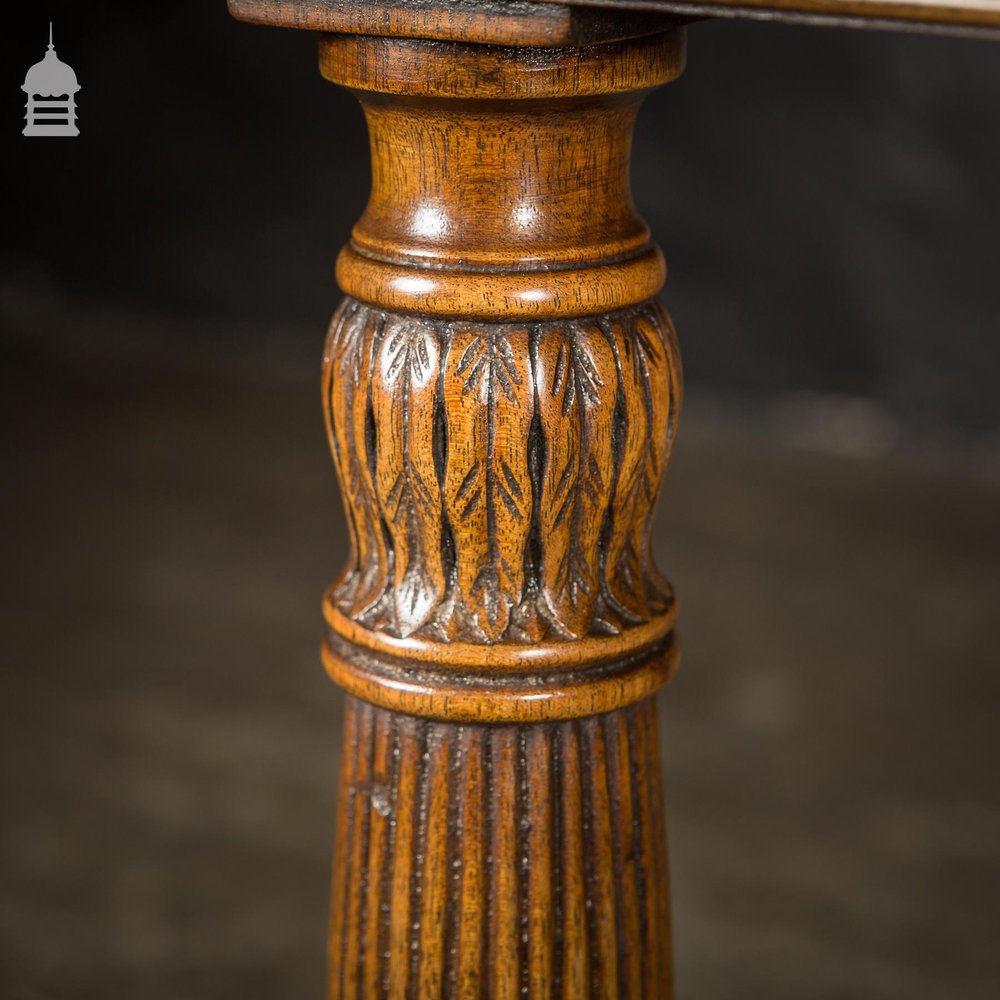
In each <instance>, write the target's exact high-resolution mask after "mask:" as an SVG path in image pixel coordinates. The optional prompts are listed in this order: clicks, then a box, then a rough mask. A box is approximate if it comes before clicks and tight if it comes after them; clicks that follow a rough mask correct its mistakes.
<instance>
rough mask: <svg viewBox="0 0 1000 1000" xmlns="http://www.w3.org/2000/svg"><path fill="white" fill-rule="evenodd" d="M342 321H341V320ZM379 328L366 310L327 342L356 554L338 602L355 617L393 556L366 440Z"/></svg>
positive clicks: (333, 417)
mask: <svg viewBox="0 0 1000 1000" xmlns="http://www.w3.org/2000/svg"><path fill="white" fill-rule="evenodd" d="M338 318H339V321H338ZM379 335H380V324H379V322H378V320H377V318H376V316H375V315H374V314H373V313H372V312H371V311H370V310H368V309H365V308H363V307H362V308H356V309H355V310H354V311H347V312H346V313H345V314H344V315H341V314H340V313H338V316H336V317H334V322H333V324H332V326H331V330H330V338H329V342H328V361H327V372H328V377H327V380H326V382H325V386H324V388H325V404H326V406H325V410H326V413H327V428H328V431H329V434H330V443H331V448H332V451H333V458H334V463H335V465H336V467H337V473H338V475H339V477H340V485H341V490H342V493H343V497H344V509H345V512H346V514H347V520H348V524H349V526H350V533H351V543H352V554H351V559H350V562H349V563H348V569H347V571H346V572H345V574H344V576H343V578H342V579H341V581H340V582H339V584H338V587H337V590H336V599H337V601H338V602H339V603H340V604H341V605H342V606H343V607H344V609H345V610H346V611H347V612H348V613H349V614H351V615H355V616H360V615H363V614H364V613H365V612H366V611H368V610H369V609H370V608H371V607H372V606H373V605H375V604H376V603H377V602H378V600H379V598H380V597H381V596H382V594H383V593H384V592H385V588H386V586H387V584H388V574H389V557H388V553H387V552H386V547H385V538H384V536H383V534H382V526H381V524H380V523H379V515H378V503H377V500H376V495H375V484H374V481H373V479H372V474H371V462H370V459H371V458H373V457H374V456H369V454H368V441H367V435H366V427H365V424H366V417H367V410H368V393H369V385H370V382H371V371H372V356H373V351H374V349H375V344H376V342H377V340H378V337H379Z"/></svg>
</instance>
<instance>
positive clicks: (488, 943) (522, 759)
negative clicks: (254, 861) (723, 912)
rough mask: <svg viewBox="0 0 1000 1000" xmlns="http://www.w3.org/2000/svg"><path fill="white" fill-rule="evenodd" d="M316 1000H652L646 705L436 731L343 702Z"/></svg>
mask: <svg viewBox="0 0 1000 1000" xmlns="http://www.w3.org/2000/svg"><path fill="white" fill-rule="evenodd" d="M343 761H344V764H343V774H342V786H341V801H340V813H339V820H338V833H337V858H336V867H335V875H334V884H333V908H332V914H331V917H332V929H333V930H332V935H331V945H332V946H331V951H330V996H331V998H336V1000H359V998H374V997H441V996H447V997H461V998H466V997H468V998H486V997H489V998H491V1000H493V998H495V1000H508V998H509V1000H514V998H517V997H522V996H530V997H545V998H553V1000H555V998H559V1000H579V998H582V997H595V998H596V997H622V998H648V1000H654V998H660V997H663V996H666V995H667V993H668V987H667V983H668V981H669V950H668V949H669V927H668V922H669V916H668V910H667V898H668V895H667V865H666V857H665V850H664V817H663V804H662V795H661V790H660V782H659V750H658V742H657V717H656V706H655V702H654V700H653V699H647V700H646V701H643V702H640V703H638V704H635V705H631V706H629V707H628V708H624V709H620V710H618V711H616V712H610V713H608V714H606V715H601V716H596V717H591V718H584V719H571V720H567V721H565V722H559V723H552V724H547V725H529V726H518V725H499V726H482V725H454V724H451V723H447V722H438V721H433V720H429V719H417V718H412V717H408V716H403V715H398V714H396V713H393V712H390V711H386V710H384V709H380V708H376V707H374V706H372V705H368V704H366V703H365V702H361V701H358V700H356V699H353V698H349V699H348V702H347V714H346V719H345V732H344V753H343Z"/></svg>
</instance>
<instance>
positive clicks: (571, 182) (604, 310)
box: [320, 29, 684, 1000]
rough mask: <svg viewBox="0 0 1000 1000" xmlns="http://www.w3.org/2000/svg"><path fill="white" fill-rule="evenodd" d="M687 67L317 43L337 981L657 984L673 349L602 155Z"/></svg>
mask: <svg viewBox="0 0 1000 1000" xmlns="http://www.w3.org/2000/svg"><path fill="white" fill-rule="evenodd" d="M683 62H684V38H683V34H682V31H681V30H679V29H671V30H668V31H665V32H664V31H658V32H654V33H652V34H648V35H645V36H643V37H638V38H629V39H622V40H617V41H610V42H604V43H602V44H601V45H600V46H588V47H585V48H546V49H537V50H535V51H534V52H533V54H532V55H531V57H530V59H525V58H524V50H522V49H518V48H511V47H489V48H484V47H479V46H474V45H465V44H458V43H452V44H449V45H447V46H442V45H441V44H440V43H439V42H437V41H427V40H417V39H407V38H394V37H382V38H377V37H371V36H367V35H352V34H347V33H341V34H326V35H323V36H322V38H321V42H320V68H321V71H322V73H323V74H324V76H326V77H327V78H328V79H330V80H331V81H333V82H334V83H338V84H341V85H343V86H346V87H349V88H351V89H352V90H353V91H354V92H355V94H356V95H357V96H358V97H359V99H360V101H361V104H362V107H363V108H364V111H365V115H366V118H367V121H368V128H369V133H370V138H371V152H372V189H371V195H370V198H369V201H368V206H367V208H366V209H365V212H364V214H363V215H362V217H361V219H360V220H359V222H358V223H357V225H356V226H355V227H354V231H353V233H352V239H351V241H350V243H349V244H348V246H347V247H346V248H345V250H344V251H343V252H342V253H341V256H340V258H339V260H338V264H337V278H338V282H339V283H340V285H341V287H342V288H343V289H344V291H345V292H346V293H347V295H348V297H347V299H346V300H345V301H344V303H343V304H342V305H341V307H340V308H339V309H338V311H337V313H336V315H335V316H334V318H333V321H332V323H331V327H330V332H329V336H328V339H327V345H326V350H325V353H324V376H323V402H324V410H325V414H326V420H327V430H328V434H329V439H330V445H331V450H332V453H333V457H334V462H335V464H336V467H337V473H338V476H339V479H340V485H341V489H342V493H343V497H344V506H345V511H346V514H347V520H348V526H349V529H350V536H351V545H352V549H351V551H352V554H351V558H350V560H349V562H348V565H347V566H346V567H345V568H344V571H343V572H342V574H341V576H340V577H339V579H338V580H336V581H335V582H334V584H333V585H332V586H331V587H330V589H329V590H328V592H327V594H326V598H325V601H324V613H325V617H326V622H327V626H328V632H327V636H326V640H325V642H324V647H323V659H324V663H325V665H326V667H327V670H328V671H329V673H330V675H331V677H332V678H333V680H334V681H335V682H336V683H338V684H339V685H341V686H342V687H343V688H344V689H345V690H346V691H347V692H348V694H349V695H350V699H349V702H348V716H347V731H346V736H345V747H344V758H343V759H344V761H345V762H346V763H345V766H344V771H343V774H342V776H341V798H340V812H339V820H338V831H337V846H336V850H335V866H334V891H333V912H332V919H331V932H330V962H331V968H330V996H331V997H333V998H347V997H351V998H355V997H369V996H386V997H409V996H412V997H456V998H458V997H492V998H501V997H503V998H511V1000H513V998H515V997H520V996H523V995H532V996H538V997H543V996H544V997H561V998H565V1000H571V998H572V1000H575V998H580V997H587V996H590V997H634V998H647V1000H653V998H664V997H667V996H669V993H670V963H669V919H668V913H667V907H668V900H667V896H668V890H667V871H666V862H665V858H664V825H663V805H662V798H661V795H662V793H661V790H660V781H659V760H658V754H659V746H658V738H657V733H656V724H655V703H654V701H653V698H654V696H655V694H656V692H657V691H658V690H659V688H660V687H662V686H663V684H665V683H666V681H667V680H668V679H669V678H670V676H671V674H672V673H673V671H674V670H675V669H676V666H677V661H678V655H679V654H678V646H677V642H676V639H675V638H674V635H673V625H674V621H675V618H676V611H677V605H676V600H675V597H674V594H673V590H672V588H671V587H670V585H669V584H668V583H667V582H666V581H665V580H664V579H663V578H662V577H661V576H660V574H659V573H658V572H657V570H656V568H655V567H654V566H653V564H652V561H651V558H650V552H649V534H650V530H651V526H652V518H653V514H654V510H655V507H656V501H657V497H658V494H659V489H660V482H661V479H662V476H663V473H664V470H665V468H666V465H667V462H668V460H669V455H670V450H671V446H672V443H673V438H674V434H675V432H676V427H677V419H678V414H679V410H680V404H681V376H680V362H679V356H678V351H677V344H676V340H675V337H674V333H673V329H672V327H671V324H670V320H669V318H668V317H667V314H666V312H665V311H664V310H663V308H662V306H660V305H659V304H658V303H657V302H656V301H655V299H654V298H653V296H654V295H655V293H656V292H657V291H658V290H659V287H660V285H661V284H662V283H663V279H664V274H665V270H664V265H663V258H662V255H661V254H660V251H659V249H658V248H657V247H656V245H655V244H654V243H653V242H652V240H651V239H650V234H649V231H648V229H647V228H646V226H645V225H644V224H643V222H642V221H641V220H640V219H639V218H638V217H637V215H636V214H635V210H634V208H633V206H632V203H631V198H630V196H629V185H628V167H629V151H630V145H631V135H632V128H633V124H634V121H635V115H636V111H637V110H638V107H639V104H640V102H641V100H642V98H643V96H644V95H645V94H646V93H648V92H649V90H650V89H651V88H653V87H655V86H657V85H659V84H661V83H665V82H668V81H669V80H671V79H673V78H675V77H676V76H677V75H679V74H680V72H681V71H682V69H683Z"/></svg>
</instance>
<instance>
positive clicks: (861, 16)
mask: <svg viewBox="0 0 1000 1000" xmlns="http://www.w3.org/2000/svg"><path fill="white" fill-rule="evenodd" d="M228 2H229V9H230V11H231V13H232V14H233V16H235V17H237V18H239V19H240V20H244V21H251V22H254V23H258V24H269V25H276V26H283V27H292V28H305V29H311V30H316V31H329V32H345V33H351V34H371V35H383V36H390V37H392V36H396V37H399V36H406V37H411V38H432V39H434V38H436V39H440V40H447V41H462V42H474V43H480V44H492V45H523V46H540V47H550V46H567V45H585V44H588V43H591V42H596V41H609V40H612V39H616V38H627V37H630V36H631V35H635V34H644V33H646V32H648V31H649V30H650V25H651V23H655V22H656V21H657V20H664V21H672V22H675V23H676V22H678V21H694V20H703V19H707V18H717V17H727V18H751V19H756V20H768V21H786V22H797V23H809V24H818V25H830V26H844V27H872V28H879V27H881V28H890V29H894V30H905V31H923V32H942V33H949V34H956V33H958V34H973V35H978V36H994V37H1000V0H706V2H703V0H388V2H383V3H351V2H349V0H228Z"/></svg>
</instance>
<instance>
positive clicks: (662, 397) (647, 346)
mask: <svg viewBox="0 0 1000 1000" xmlns="http://www.w3.org/2000/svg"><path fill="white" fill-rule="evenodd" d="M635 344H636V347H637V350H636V352H635V355H634V356H635V357H636V358H637V359H640V360H643V361H644V363H645V365H646V369H648V371H649V381H648V383H646V384H647V386H648V397H647V398H648V399H649V413H650V428H651V433H650V436H649V455H648V458H647V462H646V467H647V473H646V480H647V482H646V487H645V490H646V498H647V499H646V501H645V507H644V512H645V516H644V520H643V522H642V524H643V527H642V530H643V535H642V544H643V564H644V567H645V572H646V580H647V582H648V587H649V589H650V590H651V591H652V593H655V594H656V595H657V596H658V597H660V598H661V599H662V600H669V599H670V598H671V596H672V594H673V589H672V588H671V586H670V584H669V583H668V582H667V581H666V580H665V579H664V578H663V576H662V575H661V574H660V571H659V570H658V569H657V568H656V566H655V564H654V563H653V554H652V551H651V549H650V545H649V537H650V534H651V532H652V530H653V518H654V517H655V515H656V503H657V501H658V500H659V496H660V488H661V486H662V485H663V475H664V473H665V472H666V468H667V463H668V462H669V461H670V452H671V450H672V448H673V444H674V436H675V435H676V433H677V421H678V419H679V417H680V408H681V402H682V397H683V388H682V385H683V382H682V376H681V364H680V349H679V348H678V346H677V335H676V334H675V333H674V328H673V325H672V324H671V322H670V317H669V316H668V315H667V313H666V311H665V310H664V308H663V307H662V306H661V305H660V304H659V302H656V301H654V302H653V303H651V304H650V305H649V306H647V307H645V308H643V309H642V310H640V311H639V312H638V313H637V314H636V318H635ZM657 352H658V354H659V357H660V358H661V359H662V364H661V365H660V366H659V370H658V369H657V367H656V366H654V365H652V364H650V363H649V362H648V360H647V359H649V358H651V357H653V356H654V355H655V354H657Z"/></svg>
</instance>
